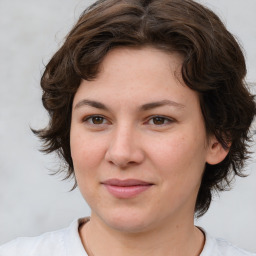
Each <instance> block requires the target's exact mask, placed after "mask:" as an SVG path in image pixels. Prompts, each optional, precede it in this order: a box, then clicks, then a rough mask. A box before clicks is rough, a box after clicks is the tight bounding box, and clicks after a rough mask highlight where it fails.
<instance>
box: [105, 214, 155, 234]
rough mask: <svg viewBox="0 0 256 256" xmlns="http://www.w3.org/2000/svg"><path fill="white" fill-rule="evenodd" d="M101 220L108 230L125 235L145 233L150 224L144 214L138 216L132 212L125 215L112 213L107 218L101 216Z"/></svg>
mask: <svg viewBox="0 0 256 256" xmlns="http://www.w3.org/2000/svg"><path fill="white" fill-rule="evenodd" d="M149 216H150V215H149ZM101 219H102V220H103V222H104V223H105V224H106V225H107V226H108V227H109V228H111V229H114V230H116V231H120V232H125V233H140V232H143V231H146V230H147V229H148V228H149V226H151V224H152V223H151V221H150V220H149V219H148V217H147V216H146V215H145V214H143V215H140V214H138V213H134V212H132V210H128V211H126V212H125V213H124V212H119V213H118V212H115V213H113V212H112V213H110V214H109V215H107V216H101Z"/></svg>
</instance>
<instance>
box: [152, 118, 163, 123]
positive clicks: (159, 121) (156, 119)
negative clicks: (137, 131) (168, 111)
mask: <svg viewBox="0 0 256 256" xmlns="http://www.w3.org/2000/svg"><path fill="white" fill-rule="evenodd" d="M163 123H164V118H163V117H155V118H154V124H163Z"/></svg>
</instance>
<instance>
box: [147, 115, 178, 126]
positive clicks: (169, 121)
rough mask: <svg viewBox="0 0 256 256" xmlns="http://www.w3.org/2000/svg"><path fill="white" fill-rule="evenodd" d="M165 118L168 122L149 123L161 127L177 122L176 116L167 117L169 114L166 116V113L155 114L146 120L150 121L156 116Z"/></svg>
mask: <svg viewBox="0 0 256 256" xmlns="http://www.w3.org/2000/svg"><path fill="white" fill-rule="evenodd" d="M157 117H159V118H163V119H164V120H165V121H168V123H167V124H159V125H157V124H149V125H153V126H158V127H161V126H165V125H169V124H172V123H174V122H175V119H174V118H171V117H167V116H164V115H153V116H150V117H148V118H147V120H146V123H149V121H150V120H153V119H154V118H157Z"/></svg>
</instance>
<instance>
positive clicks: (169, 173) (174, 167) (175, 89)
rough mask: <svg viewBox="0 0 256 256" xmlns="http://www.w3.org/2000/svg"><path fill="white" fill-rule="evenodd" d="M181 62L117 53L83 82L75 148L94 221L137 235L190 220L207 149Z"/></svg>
mask: <svg viewBox="0 0 256 256" xmlns="http://www.w3.org/2000/svg"><path fill="white" fill-rule="evenodd" d="M181 61H182V59H181V57H180V56H179V55H177V54H167V53H165V52H163V51H160V50H157V49H154V48H142V49H129V48H119V49H115V50H112V51H111V52H110V53H108V55H107V56H106V57H105V58H104V60H103V62H102V65H101V68H100V72H99V74H98V76H97V78H96V79H95V80H93V81H82V82H81V85H80V87H79V89H78V91H77V93H76V94H75V97H74V101H73V109H72V121H71V133H70V145H71V154H72V159H73V164H74V170H75V176H76V179H77V182H78V186H79V188H80V191H81V193H82V195H83V197H84V198H85V200H86V201H87V203H88V204H89V206H90V207H91V210H92V218H95V219H98V220H100V221H102V223H104V224H106V225H107V226H108V227H110V228H114V229H117V230H123V231H132V232H138V231H142V230H146V229H150V228H155V227H157V226H159V225H165V224H166V223H168V222H170V221H172V220H174V219H179V218H180V219H181V220H184V219H186V218H191V217H193V214H194V206H195V201H196V196H197V193H198V189H199V186H200V182H201V176H202V173H203V170H204V166H205V163H206V162H207V158H208V157H209V145H208V140H207V136H206V132H205V126H204V120H203V116H202V113H201V109H200V104H199V97H198V95H197V93H196V92H194V91H192V90H191V89H189V88H188V87H187V86H186V85H184V84H182V82H180V81H181V79H179V77H180V68H181Z"/></svg>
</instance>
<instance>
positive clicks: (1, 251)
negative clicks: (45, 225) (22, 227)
mask: <svg viewBox="0 0 256 256" xmlns="http://www.w3.org/2000/svg"><path fill="white" fill-rule="evenodd" d="M81 221H82V220H75V221H73V222H72V224H71V225H70V226H69V227H68V228H65V229H61V230H57V231H53V232H48V233H45V234H42V235H40V236H37V237H20V238H17V239H15V240H13V241H11V242H8V243H6V244H4V245H2V246H0V256H16V255H19V256H45V255H49V256H51V255H53V256H66V255H77V254H76V252H77V251H78V250H81V251H82V250H83V246H82V244H81V240H80V238H79V233H78V226H79V223H80V222H81ZM74 250H75V251H74ZM79 253H80V252H79ZM83 253H84V252H83ZM81 255H84V254H81Z"/></svg>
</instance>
